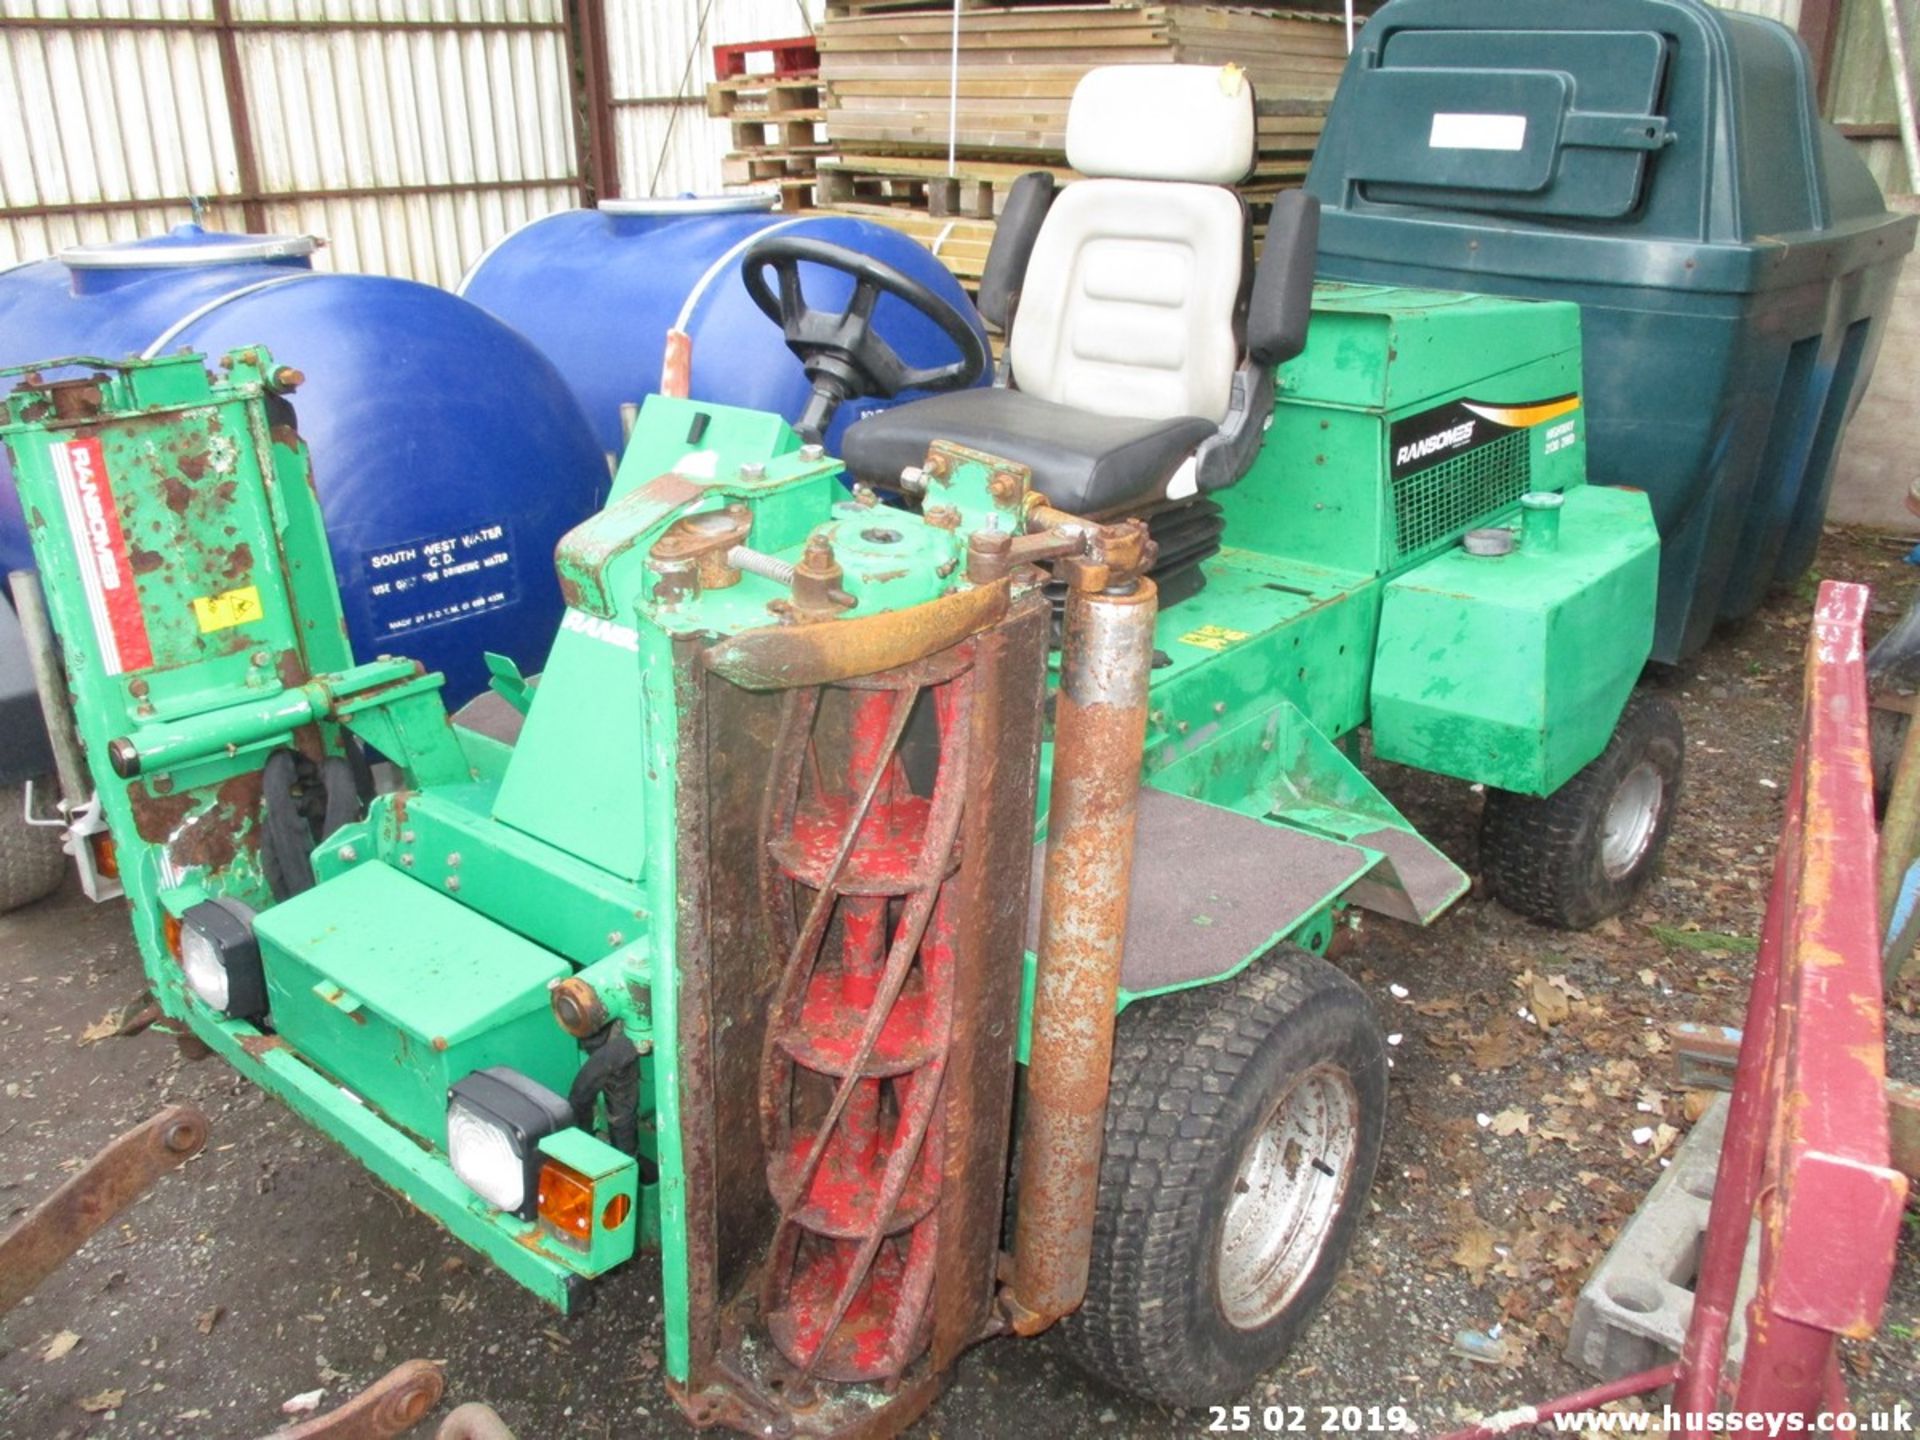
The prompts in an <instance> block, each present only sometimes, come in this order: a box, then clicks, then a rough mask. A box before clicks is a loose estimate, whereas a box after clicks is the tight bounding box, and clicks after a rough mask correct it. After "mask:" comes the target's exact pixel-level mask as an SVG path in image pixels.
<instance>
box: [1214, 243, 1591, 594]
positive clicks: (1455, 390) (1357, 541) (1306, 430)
mask: <svg viewBox="0 0 1920 1440" xmlns="http://www.w3.org/2000/svg"><path fill="white" fill-rule="evenodd" d="M1277 385H1278V394H1277V397H1276V403H1275V405H1274V412H1273V424H1272V428H1271V430H1270V431H1269V433H1268V436H1267V441H1266V444H1265V445H1264V446H1262V447H1261V451H1260V455H1259V457H1258V458H1257V459H1256V460H1255V462H1254V466H1253V469H1252V470H1251V471H1250V472H1249V473H1248V475H1247V477H1246V478H1245V479H1244V480H1242V481H1241V482H1240V483H1239V484H1238V485H1236V486H1234V487H1233V488H1232V489H1230V490H1225V491H1222V492H1221V494H1220V497H1219V498H1220V504H1221V507H1222V508H1223V509H1224V510H1225V511H1226V513H1227V521H1228V525H1227V528H1228V533H1229V534H1231V535H1232V536H1233V539H1234V543H1235V544H1236V545H1241V546H1245V547H1248V548H1251V549H1254V550H1258V551H1261V552H1263V553H1265V554H1269V555H1276V556H1284V557H1286V558H1287V559H1290V560H1297V561H1299V562H1301V563H1303V564H1307V565H1315V566H1321V567H1324V568H1327V569H1333V570H1345V571H1352V572H1355V573H1357V574H1360V575H1380V574H1391V573H1393V572H1395V571H1398V570H1402V569H1404V568H1406V567H1407V566H1408V565H1411V564H1415V563H1418V562H1419V561H1420V560H1421V559H1423V558H1425V557H1426V556H1428V555H1433V554H1436V553H1438V552H1439V551H1442V550H1444V549H1446V548H1447V547H1448V546H1449V545H1452V544H1453V543H1454V542H1455V541H1457V540H1458V539H1459V538H1460V536H1461V535H1462V534H1463V533H1465V531H1467V530H1468V529H1470V528H1472V527H1473V526H1475V525H1482V524H1485V523H1487V520H1488V517H1489V516H1492V515H1496V514H1498V513H1500V512H1501V511H1503V510H1507V509H1510V508H1512V507H1513V506H1516V505H1518V504H1519V502H1520V497H1521V496H1522V495H1523V494H1525V493H1526V492H1528V491H1529V490H1562V489H1565V488H1567V487H1568V486H1571V485H1578V484H1580V483H1581V482H1582V481H1583V480H1584V479H1585V478H1586V425H1585V423H1584V420H1585V417H1584V415H1583V414H1582V413H1581V409H1580V404H1581V401H1580V311H1579V308H1578V307H1577V306H1573V305H1561V304H1554V303H1552V302H1545V303H1543V302H1539V301H1519V300H1508V299H1500V298H1496V297H1490V296H1484V295H1463V294H1460V293H1459V292H1457V291H1437V290H1416V289H1401V288H1396V287H1392V286H1380V285H1335V284H1328V283H1326V282H1324V281H1323V282H1321V283H1320V284H1319V285H1317V286H1315V288H1314V296H1313V321H1312V325H1311V328H1310V329H1309V331H1308V335H1307V348H1306V350H1305V352H1304V353H1303V354H1301V355H1300V356H1299V357H1298V358H1297V359H1294V360H1291V361H1289V362H1288V363H1287V364H1285V365H1283V366H1282V367H1281V368H1280V371H1279V374H1278V377H1277Z"/></svg>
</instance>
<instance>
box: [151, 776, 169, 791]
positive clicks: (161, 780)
mask: <svg viewBox="0 0 1920 1440" xmlns="http://www.w3.org/2000/svg"><path fill="white" fill-rule="evenodd" d="M153 793H154V794H156V795H171V794H172V793H173V777H172V776H171V775H156V776H154V777H153Z"/></svg>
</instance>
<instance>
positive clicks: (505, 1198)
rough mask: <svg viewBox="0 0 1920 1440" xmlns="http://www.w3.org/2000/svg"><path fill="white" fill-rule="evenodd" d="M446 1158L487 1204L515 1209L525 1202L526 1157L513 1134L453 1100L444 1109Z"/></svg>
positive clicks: (467, 1184) (455, 1172) (499, 1207)
mask: <svg viewBox="0 0 1920 1440" xmlns="http://www.w3.org/2000/svg"><path fill="white" fill-rule="evenodd" d="M447 1160H448V1162H449V1163H450V1164H452V1166H453V1173H454V1174H456V1175H458V1176H459V1177H460V1179H461V1182H462V1183H463V1184H465V1185H466V1186H467V1188H468V1189H470V1190H472V1191H473V1193H474V1194H476V1195H478V1196H479V1197H480V1198H481V1199H482V1200H484V1201H486V1202H487V1203H488V1204H489V1205H492V1206H494V1207H495V1208H497V1209H500V1210H519V1209H520V1208H521V1207H522V1206H524V1205H525V1204H526V1202H527V1175H526V1160H525V1157H524V1156H522V1155H521V1154H520V1152H519V1151H518V1150H517V1149H516V1148H515V1147H514V1143H513V1137H512V1136H511V1135H509V1134H508V1133H507V1130H506V1128H505V1127H504V1126H502V1125H499V1124H496V1123H495V1122H494V1121H492V1120H489V1119H488V1118H487V1117H486V1116H484V1115H482V1114H481V1113H480V1112H479V1111H478V1110H475V1109H474V1108H473V1107H472V1106H470V1105H464V1104H462V1103H460V1102H459V1101H457V1100H456V1101H455V1102H454V1103H453V1106H452V1107H451V1108H450V1109H449V1110H448V1111H447Z"/></svg>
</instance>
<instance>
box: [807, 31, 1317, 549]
mask: <svg viewBox="0 0 1920 1440" xmlns="http://www.w3.org/2000/svg"><path fill="white" fill-rule="evenodd" d="M1254 134H1255V127H1254V102H1253V91H1252V88H1251V86H1250V85H1249V84H1248V83H1247V80H1246V77H1245V76H1244V75H1243V74H1242V73H1241V72H1240V70H1239V69H1238V68H1237V67H1235V66H1231V65H1229V66H1208V65H1153V66H1143V65H1114V66H1105V67H1101V68H1099V69H1095V70H1091V71H1089V72H1088V73H1087V74H1086V76H1084V77H1083V78H1082V79H1081V81H1080V83H1079V84H1078V85H1077V86H1076V87H1075V89H1074V92H1073V101H1072V103H1071V105H1070V106H1069V108H1068V111H1067V158H1068V160H1069V161H1070V162H1071V163H1072V165H1073V167H1074V168H1075V169H1076V170H1078V171H1080V172H1081V173H1082V174H1083V175H1086V176H1088V177H1090V178H1087V179H1084V180H1079V181H1076V182H1074V183H1073V184H1071V185H1069V186H1067V187H1066V188H1065V189H1062V190H1060V191H1059V192H1058V194H1057V195H1056V194H1055V193H1054V186H1053V178H1052V176H1051V175H1049V174H1046V173H1044V172H1041V173H1036V174H1033V175H1026V176H1022V177H1021V179H1020V180H1019V182H1017V183H1016V185H1015V187H1014V191H1013V193H1012V194H1011V195H1010V196H1009V198H1008V202H1007V205H1006V208H1005V211H1004V213H1003V214H1002V215H1001V217H1000V220H999V222H998V224H997V225H996V227H995V231H994V240H993V248H992V250H991V252H990V253H989V255H988V257H987V266H986V271H985V273H984V274H983V276H982V278H981V288H980V293H981V312H982V314H983V315H985V316H986V318H987V319H988V320H989V321H990V322H994V323H997V324H999V325H1000V326H1001V327H1002V328H1003V329H1005V330H1006V332H1007V349H1006V357H1005V365H1004V366H1003V369H1002V374H1001V376H1000V379H999V383H998V384H996V385H995V386H994V387H993V388H992V389H987V390H961V391H955V392H952V393H950V394H945V395H937V396H932V397H929V398H927V399H925V400H919V401H915V402H914V403H912V404H909V405H901V406H897V407H895V408H894V409H892V410H888V411H884V412H882V413H880V414H877V415H873V416H870V417H868V418H867V419H864V420H862V421H860V422H859V423H858V424H855V425H853V426H851V427H849V428H848V430H847V432H846V437H845V440H844V442H843V443H842V446H841V449H842V452H843V456H844V458H845V460H846V462H847V467H848V469H850V470H851V471H852V472H853V475H854V478H855V479H857V480H861V481H864V482H866V483H868V484H871V485H876V486H879V487H883V488H888V489H891V488H895V487H897V486H898V485H899V484H900V474H901V471H902V470H903V469H906V468H908V467H910V466H916V465H919V464H920V463H921V462H922V461H924V460H925V458H926V454H927V448H928V446H930V445H931V444H932V443H933V442H934V441H935V440H947V441H951V442H954V443H956V444H960V445H965V446H968V447H971V448H973V449H976V450H981V451H985V452H986V453H987V454H990V455H994V456H997V457H998V458H1000V459H1003V460H1008V461H1012V462H1015V463H1018V464H1023V465H1026V466H1028V467H1030V468H1031V469H1032V472H1033V485H1034V488H1035V489H1036V490H1038V491H1039V492H1040V493H1041V494H1042V495H1044V496H1045V497H1046V498H1047V500H1048V502H1049V503H1050V504H1052V505H1054V506H1056V507H1058V508H1060V509H1062V510H1067V511H1071V512H1073V513H1076V514H1080V515H1087V516H1100V517H1111V516H1114V515H1117V514H1121V513H1125V512H1127V511H1132V510H1138V509H1141V508H1143V507H1146V506H1150V505H1155V504H1160V503H1164V502H1176V503H1177V502H1180V501H1183V500H1187V499H1190V498H1192V497H1193V496H1195V495H1198V494H1199V493H1201V492H1203V491H1208V490H1216V489H1220V488H1222V487H1224V486H1227V485H1231V484H1232V483H1233V482H1234V481H1236V480H1238V479H1239V478H1240V477H1241V475H1243V474H1245V473H1246V470H1247V468H1248V467H1249V466H1250V465H1251V464H1252V463H1253V458H1254V456H1255V455H1256V454H1257V453H1258V452H1259V447H1260V438H1261V435H1262V433H1263V431H1264V429H1265V425H1266V421H1267V418H1268V415H1269V414H1270V412H1271V410H1272V407H1273V367H1274V366H1276V365H1278V364H1280V363H1281V362H1282V361H1285V360H1288V359H1290V358H1292V357H1293V356H1294V355H1296V354H1298V353H1299V352H1300V350H1301V349H1302V348H1303V347H1304V345H1305V343H1306V329H1307V318H1308V314H1309V312H1310V310H1311V308H1312V294H1313V264H1314V252H1315V250H1316V248H1317V244H1318V238H1319V210H1318V205H1317V203H1316V202H1315V201H1313V200H1312V199H1311V198H1310V197H1308V196H1307V195H1306V194H1305V193H1304V192H1301V191H1290V192H1288V193H1287V194H1284V195H1281V196H1280V197H1278V198H1277V199H1276V200H1275V202H1274V206H1273V214H1272V217H1271V218H1270V220H1269V222H1268V227H1267V239H1266V248H1265V251H1264V252H1263V254H1262V256H1261V259H1260V264H1259V267H1258V270H1257V271H1254V269H1253V267H1252V266H1251V264H1250V263H1249V261H1250V256H1251V253H1252V238H1251V232H1250V230H1249V227H1248V221H1247V211H1246V206H1245V205H1244V204H1243V203H1242V202H1241V200H1240V197H1239V196H1238V195H1237V194H1236V193H1235V192H1234V191H1233V190H1232V189H1230V188H1228V187H1229V186H1231V185H1233V184H1234V183H1235V182H1237V181H1239V180H1241V179H1243V178H1244V177H1245V176H1246V175H1247V173H1248V172H1249V171H1250V170H1251V169H1252V168H1253V163H1254V156H1255V152H1254Z"/></svg>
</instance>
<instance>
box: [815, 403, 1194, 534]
mask: <svg viewBox="0 0 1920 1440" xmlns="http://www.w3.org/2000/svg"><path fill="white" fill-rule="evenodd" d="M1218 430H1219V427H1218V426H1217V425H1216V424H1215V423H1214V422H1213V421H1211V420H1207V419H1204V418H1202V417H1200V416H1194V415H1181V416H1175V417H1174V418H1172V419H1168V420H1132V419H1126V418H1122V417H1117V416H1113V415H1095V414H1092V413H1091V412H1089V411H1085V410H1076V409H1073V408H1072V407H1071V406H1067V405H1055V404H1053V403H1051V402H1050V401H1046V400H1040V399H1036V398H1035V397H1034V396H1032V395H1027V394H1023V393H1022V392H1020V391H1018V390H1000V389H994V390H957V391H955V392H953V393H952V394H950V395H934V396H930V397H929V398H927V399H925V400H916V401H914V402H913V403H912V404H910V405H900V406H896V407H895V408H893V409H892V410H887V411H883V412H882V413H880V414H878V415H872V416H869V417H868V418H867V419H865V420H862V421H860V422H859V423H858V424H856V425H853V426H850V427H849V428H848V430H847V433H846V439H845V441H844V442H843V443H842V445H841V449H842V451H843V452H844V454H843V458H844V459H845V460H846V462H847V468H848V469H850V470H851V471H853V474H854V478H855V479H857V480H864V481H865V482H867V483H868V484H870V485H880V486H885V487H888V488H892V487H895V486H897V485H898V484H899V483H900V472H901V471H902V470H904V469H906V468H907V467H908V466H910V465H919V464H920V463H921V462H923V461H924V460H925V459H926V458H927V447H928V446H929V445H931V444H932V443H933V442H934V441H935V440H951V441H952V442H953V443H954V444H956V445H965V446H967V447H968V448H969V449H973V450H982V451H985V452H986V453H987V454H989V455H994V456H997V457H999V458H1000V459H1002V460H1011V461H1014V462H1016V463H1018V464H1021V465H1026V466H1028V467H1030V468H1031V469H1032V471H1033V485H1034V488H1035V489H1036V490H1038V491H1039V492H1040V493H1041V494H1042V495H1044V496H1046V497H1047V500H1048V502H1049V503H1050V504H1053V505H1055V506H1058V507H1059V508H1060V509H1062V510H1067V511H1070V512H1072V513H1073V514H1076V515H1088V516H1093V515H1105V514H1108V513H1111V512H1114V511H1119V510H1127V509H1132V508H1133V507H1135V506H1138V505H1144V504H1147V503H1148V502H1150V501H1154V500H1158V499H1160V498H1161V497H1162V496H1163V495H1165V493H1166V488H1167V482H1168V481H1169V480H1171V479H1172V478H1173V476H1174V474H1175V472H1177V471H1178V470H1179V469H1180V465H1181V463H1182V462H1183V461H1184V460H1185V459H1186V458H1187V457H1188V456H1189V455H1191V454H1192V453H1193V451H1194V449H1195V447H1196V446H1198V445H1199V444H1200V442H1201V441H1203V440H1205V439H1207V438H1208V437H1209V436H1211V435H1214V434H1216V433H1218Z"/></svg>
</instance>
